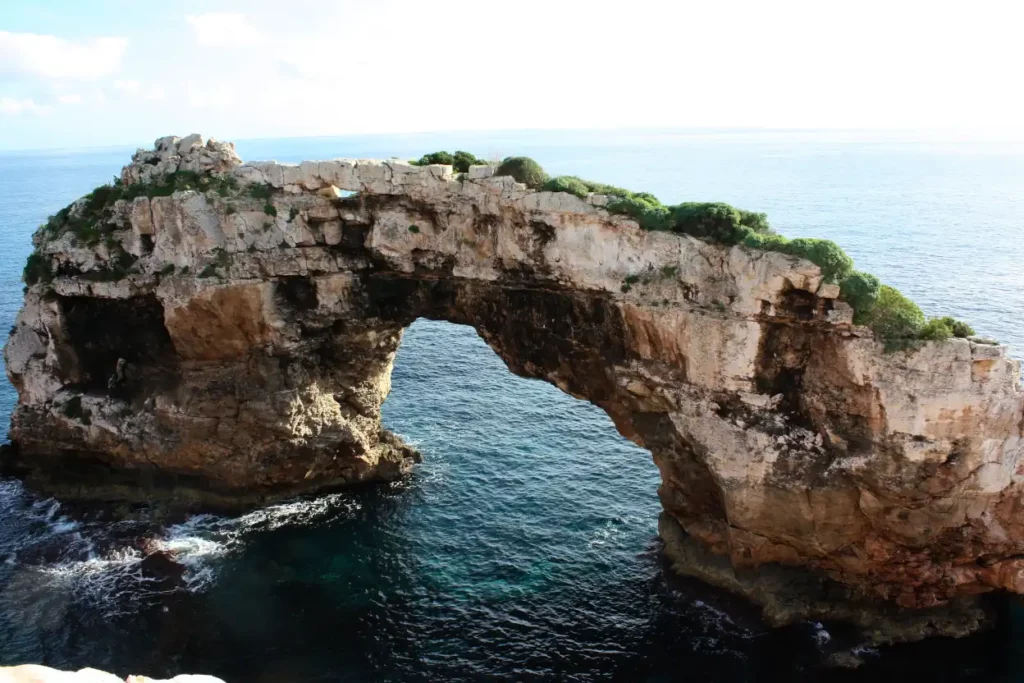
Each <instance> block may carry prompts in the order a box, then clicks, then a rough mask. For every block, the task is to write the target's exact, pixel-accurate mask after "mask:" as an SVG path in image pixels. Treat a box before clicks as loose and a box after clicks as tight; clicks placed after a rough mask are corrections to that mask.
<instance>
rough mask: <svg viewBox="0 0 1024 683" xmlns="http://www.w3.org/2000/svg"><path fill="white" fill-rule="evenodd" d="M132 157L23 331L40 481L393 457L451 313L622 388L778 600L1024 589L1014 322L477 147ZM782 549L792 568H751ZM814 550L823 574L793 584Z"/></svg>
mask: <svg viewBox="0 0 1024 683" xmlns="http://www.w3.org/2000/svg"><path fill="white" fill-rule="evenodd" d="M121 177H122V184H121V185H119V186H118V187H116V188H114V190H112V191H111V192H114V193H115V194H117V199H116V201H114V202H113V203H112V204H111V206H110V207H109V208H107V209H103V208H102V207H101V208H100V209H96V206H95V205H96V204H97V203H98V201H99V200H97V199H96V197H95V195H93V196H91V197H92V198H91V199H89V198H87V199H86V200H83V201H81V202H79V203H76V204H75V205H74V206H73V207H71V209H70V210H69V211H68V212H67V214H66V215H65V217H64V218H65V219H66V220H64V222H63V223H61V222H60V221H57V222H55V223H53V224H51V225H50V226H49V227H47V228H44V229H43V230H41V232H40V233H39V234H37V237H36V240H35V241H36V244H37V248H38V254H37V256H36V258H37V259H41V260H42V263H44V266H43V267H41V268H38V272H40V273H42V275H43V276H46V277H42V276H40V277H39V280H38V282H35V284H33V285H32V286H31V287H29V288H28V291H27V294H26V296H25V303H24V306H23V308H22V311H21V313H20V314H19V316H18V322H17V325H16V329H15V330H14V331H13V333H12V334H11V336H10V339H9V341H8V345H7V348H6V358H7V369H8V373H9V376H10V378H11V381H12V382H13V383H14V385H15V387H16V388H17V390H18V393H19V403H18V406H17V408H16V411H15V413H14V417H13V424H12V431H11V437H12V439H13V441H14V442H15V445H16V446H17V448H16V449H12V450H11V456H10V459H11V460H13V461H14V464H15V465H16V466H17V467H18V468H21V470H22V471H23V472H25V473H27V475H28V476H29V478H30V480H31V481H33V482H35V483H36V484H38V485H40V486H45V487H48V488H49V489H51V490H54V491H57V492H59V493H61V494H62V495H65V496H69V497H81V498H129V499H136V500H146V499H149V498H150V497H151V496H154V495H160V494H162V495H165V496H168V497H171V498H173V499H175V500H177V501H180V502H184V503H189V504H198V505H207V506H208V505H233V504H247V503H256V502H261V501H264V500H267V499H271V498H277V497H281V496H287V495H292V494H294V493H297V492H303V491H315V490H321V489H326V488H329V487H335V486H338V485H343V484H353V483H357V482H363V481H373V480H387V479H394V478H396V477H400V476H401V475H402V474H403V473H404V472H406V471H407V470H408V469H409V467H410V466H411V465H412V464H413V463H414V462H416V460H417V459H418V454H417V453H416V452H415V451H414V450H412V449H410V448H409V447H408V446H406V445H404V444H403V443H402V442H401V440H400V439H398V438H397V437H396V436H395V435H393V434H391V433H390V432H388V431H387V430H385V429H383V428H382V427H381V424H380V408H381V404H382V403H383V401H384V399H385V397H386V396H387V394H388V392H389V390H390V376H391V367H392V362H393V359H394V355H395V351H396V349H397V348H398V344H399V341H400V339H401V335H402V331H403V330H404V329H405V327H407V326H408V325H409V324H410V323H411V322H412V321H414V320H415V319H417V318H419V317H426V318H433V319H441V320H448V321H451V322H455V323H462V324H468V325H472V326H473V327H474V328H475V329H476V330H477V331H478V332H479V334H480V335H481V336H482V337H483V338H484V339H485V340H486V341H487V343H488V344H489V345H490V346H491V347H492V348H493V349H494V350H495V352H496V353H497V354H498V355H499V356H500V357H501V358H502V359H503V360H504V361H505V363H506V364H507V365H508V367H509V369H510V370H511V371H512V372H515V373H517V374H519V375H523V376H527V377H536V378H541V379H544V380H546V381H548V382H551V383H553V384H555V385H556V386H558V387H559V388H561V389H562V390H563V391H566V392H568V393H570V394H572V395H573V396H576V397H580V398H585V399H588V400H590V401H592V402H593V403H595V404H596V405H598V406H600V407H601V408H603V409H604V410H605V411H607V413H608V414H609V415H610V416H611V418H612V420H613V421H614V423H615V425H616V427H617V428H618V430H619V431H620V432H621V433H622V434H623V435H625V436H626V437H628V438H630V439H632V440H633V441H635V442H636V443H638V444H640V445H642V446H644V447H646V448H647V449H649V450H650V451H651V453H652V454H653V456H654V461H655V463H656V464H657V466H658V468H659V469H660V471H661V475H662V486H661V488H660V490H659V493H660V497H661V500H662V503H663V506H664V510H665V518H664V520H663V524H662V534H663V536H664V537H665V539H666V543H667V550H668V554H669V556H670V557H672V558H673V560H674V561H675V563H676V564H677V565H679V567H680V568H681V569H682V570H683V571H687V572H689V573H693V574H695V575H698V576H701V577H702V578H705V580H709V581H712V582H716V583H720V584H721V585H729V587H731V588H732V589H734V590H738V591H740V592H743V593H745V594H747V595H749V596H750V597H752V598H753V599H755V600H758V601H759V602H761V603H762V604H764V605H766V610H767V611H766V615H767V617H768V619H769V621H771V622H773V623H783V622H786V621H788V620H792V619H795V618H808V617H811V618H815V619H824V618H828V617H829V616H830V615H831V616H836V617H840V618H843V619H852V620H853V621H858V620H860V621H862V622H864V624H865V626H866V627H868V628H871V627H872V626H871V624H874V623H876V622H870V623H868V622H867V621H865V620H864V619H860V617H859V616H858V615H857V613H856V610H858V609H861V607H857V606H858V605H860V606H862V605H869V604H874V601H879V600H881V601H884V602H886V603H889V604H892V605H898V606H902V607H906V608H917V609H924V608H933V607H937V606H942V605H947V606H953V607H956V609H960V607H957V606H960V605H964V606H963V610H962V611H956V612H955V613H953V612H950V613H943V614H948V616H935V614H937V613H931V612H929V613H927V614H928V616H927V618H928V619H932V620H933V621H934V626H933V627H931V628H932V631H930V632H936V633H958V632H965V631H968V630H970V629H971V628H975V627H976V626H977V624H978V623H979V617H978V612H977V611H976V608H974V607H973V606H971V605H970V604H968V603H969V602H970V600H971V598H972V597H973V596H974V595H976V594H978V593H982V592H986V591H992V590H995V589H1004V590H1009V591H1013V592H1018V593H1019V592H1024V559H1021V558H1022V557H1024V521H1022V520H1024V515H1022V514H1021V512H1020V510H1021V508H1022V504H1024V501H1022V497H1021V494H1022V490H1024V489H1022V486H1021V480H1022V472H1021V470H1020V468H1019V460H1020V456H1021V453H1022V449H1024V446H1022V440H1021V436H1022V434H1021V429H1022V423H1024V394H1022V392H1021V388H1020V384H1019V375H1020V372H1019V371H1020V368H1019V364H1018V363H1017V362H1015V361H1013V360H1011V359H1009V358H1008V357H1007V356H1006V349H1005V348H1004V347H1002V346H998V345H991V344H988V343H982V342H980V341H976V340H969V339H950V340H946V341H939V342H920V343H917V344H915V345H913V346H911V347H910V348H905V349H903V350H899V351H896V352H891V353H890V352H886V349H885V347H884V344H883V343H882V342H881V341H879V340H877V339H875V338H874V337H873V336H872V333H871V332H870V331H869V330H867V329H866V328H862V327H857V326H855V325H853V323H852V313H851V309H850V308H849V306H847V305H846V304H845V303H843V302H841V301H838V300H837V298H836V297H837V296H838V294H839V292H838V288H837V287H835V286H833V285H831V284H829V283H826V282H824V281H823V278H822V274H821V270H820V269H819V268H818V267H817V266H815V265H814V264H812V263H810V262H809V261H805V260H802V259H799V258H796V257H792V256H787V255H785V254H781V253H777V252H766V251H760V250H757V249H751V248H747V247H744V246H733V247H726V246H722V245H716V244H709V243H707V242H703V241H700V240H697V239H694V238H692V237H689V236H685V235H677V234H671V233H665V232H648V231H644V230H641V229H639V227H638V226H637V224H636V223H635V222H634V221H633V220H631V219H629V218H626V217H624V216H621V215H614V214H610V213H608V212H607V211H605V210H604V209H603V208H601V207H600V206H599V204H601V202H598V201H587V200H583V199H580V198H578V197H576V196H573V195H569V194H564V193H551V192H536V191H532V190H529V189H527V188H526V187H525V186H523V185H520V184H517V183H516V182H515V181H514V180H513V179H512V178H510V177H502V176H493V175H492V174H490V173H489V172H481V171H480V170H474V169H471V173H469V174H468V176H467V177H466V178H462V179H455V178H454V177H453V175H452V169H451V167H450V166H423V167H416V166H411V165H409V164H406V163H404V162H397V161H384V162H381V161H366V160H331V161H321V162H303V163H301V164H299V165H286V164H277V163H273V162H262V163H250V164H242V163H241V161H240V160H239V159H238V158H237V156H236V155H235V154H234V150H233V148H232V147H231V146H230V145H225V144H221V143H212V142H203V141H202V139H200V138H197V137H195V136H189V137H188V138H183V139H180V140H179V139H176V138H162V139H161V140H159V141H157V145H156V149H155V150H153V151H140V152H138V153H137V154H136V155H135V157H134V159H133V162H132V164H130V165H129V166H127V167H126V168H125V170H124V172H123V173H122V176H121ZM350 193H355V194H354V195H350ZM349 195H350V196H349ZM592 199H593V198H592ZM129 201H130V204H129ZM90 207H92V208H90ZM89 221H95V224H94V223H90V222H89ZM83 226H84V227H83ZM97 231H99V232H97ZM97 234H101V235H103V236H104V238H103V239H99V238H98V237H96V235H97ZM125 264H130V266H128V267H125ZM37 265H38V264H37ZM698 560H699V561H698ZM687 567H690V568H689V569H687ZM757 567H768V568H771V569H770V570H766V572H765V576H768V577H769V579H770V580H769V581H768V582H767V583H761V584H756V585H748V584H746V583H745V581H744V580H741V579H740V578H737V577H740V576H741V574H744V573H745V572H747V571H748V570H750V569H752V568H757ZM779 567H781V568H788V569H787V571H794V570H796V569H798V570H800V572H804V574H802V576H803V578H802V579H801V580H799V581H797V580H795V579H793V578H792V577H793V576H795V574H785V576H783V575H779V574H774V573H773V572H775V569H774V568H779ZM730 572H732V573H733V574H730ZM800 572H797V573H800ZM807 572H809V573H807ZM730 576H732V578H730ZM716 577H717V578H716ZM773 577H774V578H773ZM807 577H811V578H809V579H808V578H807ZM805 580H806V581H809V582H810V583H807V584H806V585H804V588H806V587H807V586H812V587H813V589H811V593H813V594H814V595H815V596H817V597H813V596H811V593H808V594H807V595H808V596H811V597H807V598H806V599H804V598H800V599H796V598H793V597H792V596H789V597H785V598H784V597H783V595H784V593H785V591H786V590H789V588H791V587H794V586H800V585H801V582H803V581H805ZM822 582H826V583H822ZM765 586H767V588H765ZM819 589H823V590H824V593H821V591H820V590H819ZM794 590H796V589H794ZM821 595H825V596H826V602H825V603H821V602H820V601H819V598H820V597H821ZM829 596H830V597H829ZM840 599H841V601H846V602H849V604H850V605H854V606H853V607H850V606H849V605H848V606H846V607H842V608H840V607H833V608H830V609H833V611H832V612H829V610H828V609H826V608H823V607H822V605H823V604H826V603H829V602H832V603H834V604H838V603H839V602H840ZM801 601H803V602H801ZM804 603H806V604H804ZM871 609H874V608H873V607H872V608H871ZM943 609H946V608H943ZM823 610H824V611H823ZM836 610H838V611H836ZM843 610H846V611H843ZM851 610H852V611H851ZM840 612H842V613H841V614H840ZM872 618H874V617H872ZM865 619H867V618H865ZM887 623H888V622H887ZM922 623H923V622H922Z"/></svg>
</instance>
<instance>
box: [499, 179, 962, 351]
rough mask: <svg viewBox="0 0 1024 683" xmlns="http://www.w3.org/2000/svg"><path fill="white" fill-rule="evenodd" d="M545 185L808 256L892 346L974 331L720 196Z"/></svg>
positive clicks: (842, 255)
mask: <svg viewBox="0 0 1024 683" xmlns="http://www.w3.org/2000/svg"><path fill="white" fill-rule="evenodd" d="M538 168H539V167H538ZM502 170H503V169H502V168H501V167H499V168H498V170H497V174H498V175H502ZM540 172H541V173H543V171H542V170H541V171H540ZM517 180H519V179H518V178H517ZM541 189H542V190H544V191H547V192H566V193H568V194H572V195H575V196H577V197H580V198H586V197H587V196H588V195H589V194H591V193H593V194H605V195H609V196H611V198H612V199H611V201H610V202H609V203H608V204H607V206H606V207H605V208H606V209H607V210H608V211H609V212H611V213H618V214H622V215H625V216H629V217H630V218H633V219H634V220H636V221H637V223H638V224H639V225H640V227H641V228H643V229H645V230H665V231H671V232H676V233H680V234H684V235H690V236H692V237H696V238H698V239H703V240H707V241H710V242H716V243H719V244H726V245H734V244H741V243H742V244H743V245H745V246H747V247H751V248H755V249H764V250H766V251H777V252H781V253H783V254H788V255H790V256H797V257H800V258H804V259H807V260H808V261H810V262H811V263H814V264H815V265H817V266H818V267H819V268H821V274H822V277H823V278H824V280H825V281H826V282H829V283H833V284H838V285H840V298H841V299H842V300H843V301H846V302H847V303H848V304H850V306H851V307H852V308H853V309H854V322H855V323H857V324H859V325H867V326H868V327H870V328H871V330H872V331H873V332H874V333H875V334H876V335H877V336H878V337H879V338H880V339H883V340H886V348H887V349H889V350H893V349H896V348H906V344H894V343H890V342H891V341H892V340H902V341H903V342H912V341H914V340H941V339H948V338H949V337H968V336H971V335H973V334H974V330H973V329H971V327H970V326H969V325H967V324H966V323H964V322H961V321H959V320H956V319H954V318H950V317H945V318H932V319H926V318H925V316H924V313H922V312H921V309H920V308H918V307H917V305H916V304H914V302H912V301H911V300H910V299H908V298H907V297H905V296H903V294H901V293H900V292H899V290H897V289H895V288H893V287H889V286H885V285H882V284H881V283H880V282H879V280H878V278H876V277H875V276H874V275H870V274H868V273H863V272H860V271H856V270H854V267H853V259H852V258H850V256H849V255H848V254H847V253H846V252H845V251H843V249H842V247H840V246H839V245H838V244H836V243H835V242H833V241H831V240H824V239H814V238H808V237H799V238H796V239H792V240H791V239H787V238H786V237H784V236H782V235H779V234H777V233H775V232H774V231H773V230H772V228H771V226H770V225H769V223H768V217H767V216H766V215H765V214H763V213H755V212H751V211H744V210H743V209H737V208H735V207H733V206H730V205H729V204H724V203H721V202H683V203H682V204H676V205H665V204H662V203H661V202H660V201H659V200H658V198H657V197H655V196H654V195H651V194H649V193H645V192H632V191H630V190H624V189H622V188H620V187H614V186H611V185H604V184H601V183H595V182H592V181H588V180H584V179H582V178H579V177H577V176H556V177H554V178H549V179H548V180H546V181H545V182H544V183H543V184H542V185H541Z"/></svg>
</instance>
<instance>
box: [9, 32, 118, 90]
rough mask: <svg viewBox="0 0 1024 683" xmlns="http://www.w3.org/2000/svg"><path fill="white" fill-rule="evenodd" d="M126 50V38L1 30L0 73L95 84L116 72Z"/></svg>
mask: <svg viewBox="0 0 1024 683" xmlns="http://www.w3.org/2000/svg"><path fill="white" fill-rule="evenodd" d="M127 47H128V40H127V39H126V38H92V39H90V40H84V41H72V40H65V39H63V38H58V37H57V36H50V35H40V34H37V33H10V32H8V31H0V74H11V75H15V76H33V77H37V78H45V79H65V80H69V81H95V80H97V79H99V78H102V77H104V76H107V75H109V74H111V73H113V72H114V71H116V70H117V68H118V67H119V66H120V65H121V58H122V57H123V56H124V51H125V49H126V48H127Z"/></svg>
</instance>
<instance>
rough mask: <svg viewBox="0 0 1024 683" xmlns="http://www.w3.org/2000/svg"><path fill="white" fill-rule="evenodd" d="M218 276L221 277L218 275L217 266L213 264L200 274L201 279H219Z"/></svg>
mask: <svg viewBox="0 0 1024 683" xmlns="http://www.w3.org/2000/svg"><path fill="white" fill-rule="evenodd" d="M218 276H219V274H218V273H217V266H215V265H213V264H212V263H210V264H208V265H207V266H206V267H205V268H203V269H202V270H201V271H200V272H199V277H201V278H208V277H218Z"/></svg>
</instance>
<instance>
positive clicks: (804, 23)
mask: <svg viewBox="0 0 1024 683" xmlns="http://www.w3.org/2000/svg"><path fill="white" fill-rule="evenodd" d="M1021 26H1024V2H1021V1H1020V0H1008V1H998V2H997V1H986V0H973V1H972V2H963V1H962V0H961V1H958V2H944V1H943V0H929V1H927V2H917V1H915V0H885V1H884V2H875V1H873V0H857V1H856V2H850V1H846V2H840V1H838V0H836V1H822V0H814V1H813V2H804V1H796V0H772V1H766V0H757V1H754V2H746V1H740V0H714V1H711V0H700V1H698V2H691V1H689V0H675V1H664V2H651V1H648V0H629V1H628V2H626V1H625V0H615V1H614V2H602V1H601V0H591V1H589V2H576V1H574V0H542V1H537V0H517V1H516V2H514V3H509V2H487V1H484V0H468V1H465V2H463V1H462V0H408V1H407V0H372V1H371V0H360V1H355V2H352V1H349V0H335V1H331V0H317V1H316V2H307V1H306V0H274V1H265V0H245V1H240V2H236V1H231V0H208V1H206V2H192V1H189V0H162V1H161V2H153V1H152V0H90V1H89V2H83V1H82V0H50V1H46V0H35V1H33V2H23V1H19V0H0V149H40V148H53V147H94V146H107V145H121V144H143V143H145V144H147V145H148V144H149V143H151V141H152V140H153V139H155V138H157V137H159V136H161V135H166V134H176V135H185V134H188V133H189V132H200V133H203V134H204V135H208V136H213V137H217V138H220V139H250V138H263V137H297V136H321V135H355V134H364V133H407V132H409V133H411V132H429V131H461V130H523V129H548V130H550V129H602V128H701V127H714V128H730V127H743V128H786V129H856V130H860V129H867V130H874V129H900V130H912V131H923V130H956V131H962V132H966V133H967V134H969V135H971V134H977V135H979V136H987V137H991V136H993V135H1001V134H1004V133H1005V134H1007V135H1012V136H1014V137H1020V136H1022V135H1024V88H1022V80H1024V79H1022V77H1021V72H1022V68H1024V40H1022V39H1021V37H1020V35H1021Z"/></svg>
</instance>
